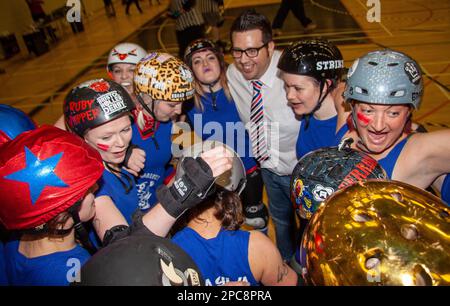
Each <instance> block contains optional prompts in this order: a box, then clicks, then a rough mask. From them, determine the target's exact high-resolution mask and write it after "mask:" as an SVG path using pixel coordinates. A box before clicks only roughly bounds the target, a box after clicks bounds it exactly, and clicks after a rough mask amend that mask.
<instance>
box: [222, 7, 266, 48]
mask: <svg viewBox="0 0 450 306" xmlns="http://www.w3.org/2000/svg"><path fill="white" fill-rule="evenodd" d="M251 30H261V32H262V39H263V43H264V44H267V43H269V42H270V41H272V26H271V25H270V21H269V19H267V17H266V16H264V15H263V14H260V13H257V12H256V11H255V9H249V10H245V11H244V12H242V14H241V15H239V16H238V17H237V18H236V19H235V20H234V21H233V24H232V25H231V30H230V41H231V42H233V41H232V40H231V36H232V35H233V33H234V32H246V31H251Z"/></svg>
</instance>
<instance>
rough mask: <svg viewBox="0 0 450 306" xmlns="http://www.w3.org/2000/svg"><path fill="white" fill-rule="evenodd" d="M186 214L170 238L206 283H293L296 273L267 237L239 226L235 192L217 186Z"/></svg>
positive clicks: (238, 207)
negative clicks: (207, 196) (182, 227)
mask: <svg viewBox="0 0 450 306" xmlns="http://www.w3.org/2000/svg"><path fill="white" fill-rule="evenodd" d="M186 216H187V226H186V227H185V228H184V229H182V230H181V231H179V232H178V233H177V234H176V235H175V236H174V237H173V238H172V240H173V241H174V242H175V243H176V244H178V245H179V246H180V247H181V248H182V249H183V250H185V251H186V253H188V254H189V255H190V256H191V257H192V259H193V260H194V261H195V263H196V264H197V265H198V267H199V269H200V271H201V272H202V275H203V277H204V279H205V284H206V285H207V286H208V285H209V286H221V285H225V284H226V283H228V282H247V283H249V284H250V285H252V286H257V285H260V284H262V285H266V286H276V285H284V286H289V285H290V286H295V285H296V284H297V274H296V273H295V272H294V271H293V270H292V269H291V268H290V267H289V266H288V265H287V264H286V263H284V262H283V259H282V258H281V255H280V252H279V251H278V249H277V247H276V246H275V244H274V243H273V242H272V241H271V240H270V238H269V237H267V236H266V235H264V234H263V233H261V232H259V231H250V232H248V231H243V230H240V229H239V227H240V226H241V224H242V223H243V221H244V215H243V211H242V204H241V201H240V199H239V196H238V195H237V194H236V193H234V192H231V191H227V190H224V189H223V190H218V191H217V192H216V193H215V194H214V195H212V196H210V197H209V198H207V199H206V200H205V201H204V202H202V203H201V204H199V205H198V206H197V207H195V208H193V209H191V210H190V211H189V212H188V213H187V215H186Z"/></svg>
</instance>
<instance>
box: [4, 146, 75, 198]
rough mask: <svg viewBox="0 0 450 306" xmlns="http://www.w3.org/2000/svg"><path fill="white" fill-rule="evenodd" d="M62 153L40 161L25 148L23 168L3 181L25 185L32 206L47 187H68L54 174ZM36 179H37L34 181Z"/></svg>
mask: <svg viewBox="0 0 450 306" xmlns="http://www.w3.org/2000/svg"><path fill="white" fill-rule="evenodd" d="M62 155H63V153H62V152H61V153H58V154H55V155H53V156H51V157H48V158H46V159H43V160H40V159H39V156H36V155H34V154H33V152H31V150H30V149H28V148H27V147H25V168H23V169H21V170H18V171H16V172H13V173H11V174H9V175H6V176H5V179H8V180H13V181H17V182H23V183H26V184H27V186H28V188H29V190H30V195H31V204H32V205H34V204H35V203H36V201H37V200H38V199H39V196H40V195H41V193H42V191H43V190H44V189H45V188H46V187H47V186H50V187H68V186H69V185H67V184H66V183H64V182H63V180H62V179H61V178H59V177H58V176H57V175H56V173H55V168H56V167H57V166H58V163H59V161H60V159H61V157H62ZM36 177H38V178H37V179H36Z"/></svg>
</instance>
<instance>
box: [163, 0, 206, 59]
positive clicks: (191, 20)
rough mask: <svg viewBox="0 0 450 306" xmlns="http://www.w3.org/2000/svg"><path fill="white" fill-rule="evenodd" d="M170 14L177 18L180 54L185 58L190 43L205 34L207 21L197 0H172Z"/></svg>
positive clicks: (176, 28) (176, 25)
mask: <svg viewBox="0 0 450 306" xmlns="http://www.w3.org/2000/svg"><path fill="white" fill-rule="evenodd" d="M169 16H170V17H171V18H173V19H175V30H176V36H177V42H178V47H179V53H178V55H179V57H180V58H183V57H184V51H185V50H186V47H187V46H188V45H189V43H190V42H191V41H193V40H195V39H198V38H203V37H204V36H205V21H204V19H203V16H202V14H201V12H200V11H199V9H198V7H197V3H196V1H195V0H172V1H171V2H170V7H169Z"/></svg>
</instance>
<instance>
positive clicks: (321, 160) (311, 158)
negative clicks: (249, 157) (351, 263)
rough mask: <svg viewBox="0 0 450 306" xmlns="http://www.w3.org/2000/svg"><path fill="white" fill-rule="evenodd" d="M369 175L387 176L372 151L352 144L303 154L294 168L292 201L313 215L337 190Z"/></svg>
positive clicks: (303, 215)
mask: <svg viewBox="0 0 450 306" xmlns="http://www.w3.org/2000/svg"><path fill="white" fill-rule="evenodd" d="M369 178H375V179H382V178H386V173H385V172H384V170H383V168H381V166H380V165H379V164H378V162H377V161H376V160H375V159H373V158H372V157H370V156H369V155H367V154H365V153H363V152H359V151H356V150H353V149H350V148H339V147H327V148H322V149H318V150H316V151H313V152H310V153H308V154H306V155H305V156H303V157H302V158H301V159H300V160H299V161H298V163H297V165H296V166H295V168H294V171H293V172H292V177H291V185H290V189H291V198H292V203H293V205H294V207H295V210H296V212H297V213H298V214H299V215H300V217H301V218H304V219H309V218H311V216H312V214H313V213H314V212H315V211H316V210H317V208H318V206H319V205H320V204H321V203H322V202H323V201H324V200H325V199H326V198H328V197H329V196H330V195H331V194H333V193H334V192H335V191H337V190H338V189H342V188H345V187H347V186H350V185H352V184H354V183H356V182H358V181H362V180H366V179H369Z"/></svg>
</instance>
